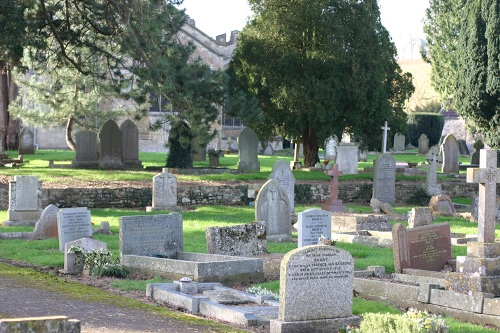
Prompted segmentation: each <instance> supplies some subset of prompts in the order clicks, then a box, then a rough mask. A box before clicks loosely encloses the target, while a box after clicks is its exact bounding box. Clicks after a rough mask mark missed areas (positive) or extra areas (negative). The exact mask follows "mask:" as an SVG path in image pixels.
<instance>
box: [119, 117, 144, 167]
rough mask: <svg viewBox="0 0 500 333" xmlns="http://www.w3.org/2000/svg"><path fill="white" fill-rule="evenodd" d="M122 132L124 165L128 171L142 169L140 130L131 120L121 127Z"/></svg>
mask: <svg viewBox="0 0 500 333" xmlns="http://www.w3.org/2000/svg"><path fill="white" fill-rule="evenodd" d="M120 131H121V132H122V135H123V136H122V153H123V164H124V165H125V168H127V169H142V161H141V160H139V130H138V129H137V125H136V124H135V123H134V122H133V121H132V120H130V119H127V120H125V121H124V122H123V123H122V124H121V125H120Z"/></svg>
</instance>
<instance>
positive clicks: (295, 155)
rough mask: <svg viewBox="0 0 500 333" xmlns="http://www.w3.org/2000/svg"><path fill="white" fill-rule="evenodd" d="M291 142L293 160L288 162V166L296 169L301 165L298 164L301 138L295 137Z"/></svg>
mask: <svg viewBox="0 0 500 333" xmlns="http://www.w3.org/2000/svg"><path fill="white" fill-rule="evenodd" d="M292 143H293V146H294V148H293V161H291V162H290V168H291V169H292V170H297V169H300V168H301V167H302V165H301V164H300V151H299V150H300V145H301V144H302V138H296V139H293V140H292Z"/></svg>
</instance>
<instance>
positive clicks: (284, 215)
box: [255, 179, 292, 242]
mask: <svg viewBox="0 0 500 333" xmlns="http://www.w3.org/2000/svg"><path fill="white" fill-rule="evenodd" d="M255 202H256V203H255V220H256V221H265V222H266V236H267V240H268V241H271V242H290V241H291V240H292V222H291V216H290V202H289V201H288V195H287V194H286V192H285V190H284V189H283V188H282V187H281V186H280V184H278V183H277V182H276V181H275V180H274V179H270V180H268V181H267V182H266V183H265V184H264V185H263V186H262V188H261V189H260V191H259V194H258V195H257V198H256V201H255Z"/></svg>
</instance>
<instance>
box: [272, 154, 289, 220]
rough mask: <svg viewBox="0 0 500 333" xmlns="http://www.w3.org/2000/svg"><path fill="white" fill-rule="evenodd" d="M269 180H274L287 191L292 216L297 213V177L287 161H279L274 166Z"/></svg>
mask: <svg viewBox="0 0 500 333" xmlns="http://www.w3.org/2000/svg"><path fill="white" fill-rule="evenodd" d="M268 179H274V180H275V181H276V182H277V183H278V184H280V186H281V187H282V188H283V189H284V190H285V192H286V194H287V196H288V201H289V203H290V214H294V213H295V177H294V176H293V173H292V170H290V166H289V165H288V163H287V162H286V161H285V160H278V161H277V162H276V163H274V165H273V169H272V170H271V174H270V175H269V178H268Z"/></svg>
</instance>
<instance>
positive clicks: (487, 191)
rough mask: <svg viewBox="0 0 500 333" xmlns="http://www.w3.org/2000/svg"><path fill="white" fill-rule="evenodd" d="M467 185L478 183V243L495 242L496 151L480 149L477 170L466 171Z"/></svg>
mask: <svg viewBox="0 0 500 333" xmlns="http://www.w3.org/2000/svg"><path fill="white" fill-rule="evenodd" d="M467 183H479V207H478V217H477V219H478V238H477V240H478V242H480V243H494V242H495V215H496V198H497V196H496V186H497V183H500V170H499V169H497V151H496V150H487V149H481V152H480V157H479V168H474V169H471V168H469V169H467Z"/></svg>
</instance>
